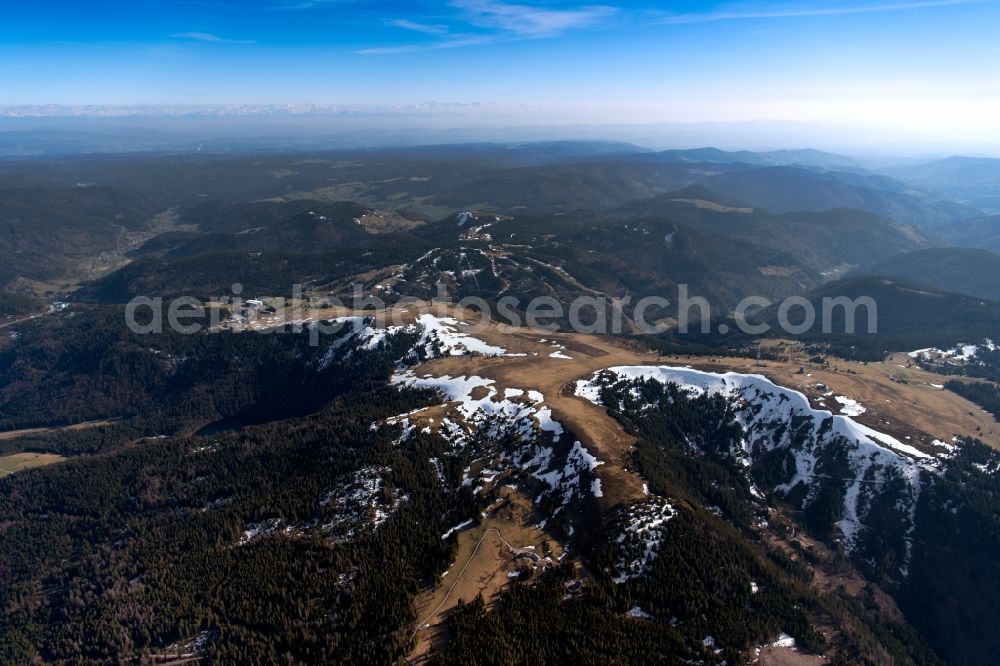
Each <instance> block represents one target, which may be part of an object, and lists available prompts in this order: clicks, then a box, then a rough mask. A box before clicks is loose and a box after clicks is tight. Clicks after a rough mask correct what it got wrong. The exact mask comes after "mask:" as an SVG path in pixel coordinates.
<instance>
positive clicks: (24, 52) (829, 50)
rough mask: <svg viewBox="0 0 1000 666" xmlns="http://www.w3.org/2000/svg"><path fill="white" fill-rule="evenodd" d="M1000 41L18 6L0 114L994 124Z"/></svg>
mask: <svg viewBox="0 0 1000 666" xmlns="http://www.w3.org/2000/svg"><path fill="white" fill-rule="evenodd" d="M998 35H1000V2H998V1H996V0H978V1H977V0H842V1H840V2H832V1H829V0H810V1H798V0H779V1H777V2H743V1H737V2H687V1H685V2H671V3H659V4H649V3H641V4H640V3H633V2H614V1H613V0H609V1H608V2H607V3H606V4H605V3H601V2H597V3H586V2H583V3H574V2H542V1H534V0H525V2H522V3H517V2H503V1H500V0H452V1H451V2H439V3H431V2H424V1H423V0H413V1H411V2H391V1H379V0H241V1H237V0H208V1H206V2H197V1H195V0H129V1H127V2H126V1H122V0H91V1H90V2H82V1H80V0H76V1H74V2H56V1H51V0H49V1H46V0H34V1H31V2H28V1H23V0H4V1H3V2H2V3H0V106H9V105H28V104H46V103H56V104H104V105H117V104H149V105H161V104H205V105H218V104H239V103H248V104H281V103H322V104H345V105H357V106H365V105H408V104H416V103H421V102H427V101H438V102H487V103H501V104H508V105H514V106H524V107H526V108H530V109H547V110H548V112H550V113H552V114H555V115H557V116H561V117H565V118H566V119H567V120H568V121H588V122H589V121H603V122H616V121H624V122H649V121H658V120H662V121H677V122H697V121H702V120H707V121H748V120H759V119H779V120H818V121H829V122H847V121H852V122H856V123H861V124H865V123H868V124H869V125H871V126H878V125H879V124H893V125H895V126H897V127H899V126H903V127H906V128H912V129H914V130H915V131H931V130H933V129H934V128H939V127H944V125H946V124H948V123H951V124H953V125H954V124H961V125H962V126H963V129H964V130H966V131H972V130H973V129H974V130H975V131H992V130H994V129H1000V125H998V124H997V123H998V121H997V120H996V118H998V117H1000V102H998V100H1000V64H998V63H1000V39H998ZM942 131H943V130H942Z"/></svg>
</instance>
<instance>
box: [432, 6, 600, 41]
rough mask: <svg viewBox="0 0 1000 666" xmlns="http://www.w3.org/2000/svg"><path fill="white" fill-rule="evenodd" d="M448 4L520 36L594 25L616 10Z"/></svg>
mask: <svg viewBox="0 0 1000 666" xmlns="http://www.w3.org/2000/svg"><path fill="white" fill-rule="evenodd" d="M451 5H452V6H453V7H455V8H457V9H460V10H462V14H463V16H464V18H465V19H466V20H467V21H468V22H469V23H470V24H472V25H474V26H477V27H480V28H487V29H492V30H499V31H502V32H505V33H507V34H511V35H516V36H519V37H551V36H553V35H558V34H559V33H562V32H565V31H567V30H572V29H575V28H584V27H587V26H590V25H593V24H594V23H596V22H597V21H599V20H600V19H603V18H606V17H608V16H610V15H612V14H614V13H615V11H616V9H615V8H614V7H608V6H606V5H587V6H582V7H575V8H572V9H548V8H545V7H533V6H530V5H521V4H513V3H508V2H501V1H500V0H452V3H451Z"/></svg>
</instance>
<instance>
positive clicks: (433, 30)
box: [389, 19, 448, 35]
mask: <svg viewBox="0 0 1000 666" xmlns="http://www.w3.org/2000/svg"><path fill="white" fill-rule="evenodd" d="M389 24H390V25H394V26H396V27H397V28H402V29H403V30H412V31H413V32H422V33H424V34H425V35H444V34H447V33H448V26H446V25H440V24H428V23H417V22H416V21H411V20H409V19H396V20H395V21H390V22H389Z"/></svg>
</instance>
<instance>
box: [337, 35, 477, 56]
mask: <svg viewBox="0 0 1000 666" xmlns="http://www.w3.org/2000/svg"><path fill="white" fill-rule="evenodd" d="M492 41H494V37H493V36H492V35H475V36H471V37H463V36H456V37H455V38H454V39H449V40H445V41H440V42H433V43H431V44H400V45H398V46H375V47H372V48H370V49H360V50H358V51H355V53H357V54H358V55H370V56H379V55H398V54H400V53H418V52H420V51H437V50H439V49H455V48H461V47H463V46H476V45H479V44H486V43H488V42H492Z"/></svg>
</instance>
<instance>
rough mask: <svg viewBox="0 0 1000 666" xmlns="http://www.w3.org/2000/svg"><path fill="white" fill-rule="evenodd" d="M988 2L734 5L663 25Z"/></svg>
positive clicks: (935, 0) (680, 16) (666, 20)
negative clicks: (759, 6)
mask: <svg viewBox="0 0 1000 666" xmlns="http://www.w3.org/2000/svg"><path fill="white" fill-rule="evenodd" d="M985 1H987V0H913V1H911V2H888V3H886V2H883V3H877V4H869V5H848V6H843V5H841V6H831V5H801V4H799V5H794V4H792V5H789V4H785V5H772V6H770V7H763V8H751V7H746V8H744V7H743V6H741V5H731V6H729V7H727V8H722V9H717V10H713V11H708V12H693V13H688V14H671V15H668V16H664V17H663V18H661V19H660V21H659V22H660V23H665V24H670V25H677V24H683V23H708V22H712V21H738V20H747V19H771V18H774V19H780V18H805V17H810V16H844V15H850V14H875V13H881V12H898V11H905V10H912V9H930V8H934V7H953V6H956V5H971V4H979V3H982V2H985Z"/></svg>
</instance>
